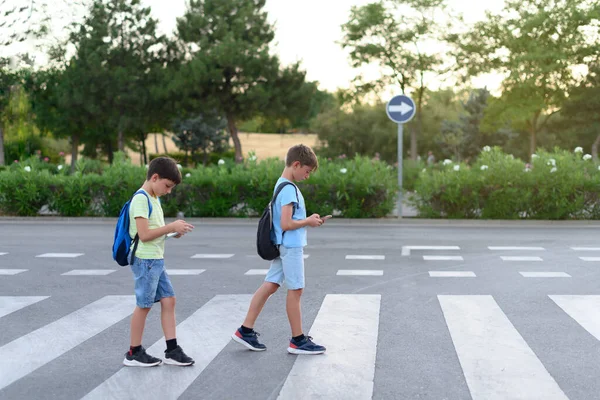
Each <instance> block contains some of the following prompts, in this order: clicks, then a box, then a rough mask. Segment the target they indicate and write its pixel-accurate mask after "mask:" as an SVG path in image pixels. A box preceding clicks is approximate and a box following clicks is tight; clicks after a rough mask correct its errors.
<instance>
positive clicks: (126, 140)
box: [35, 0, 168, 169]
mask: <svg viewBox="0 0 600 400" xmlns="http://www.w3.org/2000/svg"><path fill="white" fill-rule="evenodd" d="M71 44H72V45H74V46H75V52H74V54H73V55H72V56H70V57H66V54H68V53H67V50H66V49H67V47H68V46H69V45H71ZM166 49H167V45H166V43H165V41H164V38H163V37H162V36H159V35H156V21H155V20H154V19H152V18H151V17H150V9H149V8H145V7H142V6H141V3H140V1H139V0H116V1H108V0H96V1H94V3H93V4H92V6H91V7H90V8H89V12H88V14H87V15H86V17H85V18H84V20H83V22H81V23H77V24H74V26H73V28H72V30H71V33H70V36H69V42H67V43H63V44H62V45H59V46H57V47H56V48H53V49H52V50H51V59H52V61H53V63H54V65H55V66H56V67H55V69H54V71H52V73H42V74H40V77H41V78H44V79H47V80H48V82H44V81H43V79H41V80H40V79H38V82H37V84H36V85H35V87H37V88H38V89H37V93H38V94H39V96H38V100H39V101H38V102H37V104H38V110H39V111H40V112H41V114H42V115H43V118H41V121H43V126H44V129H46V130H48V131H51V132H55V133H57V134H58V135H64V136H68V137H70V138H71V144H72V160H73V163H72V169H73V168H74V165H75V162H76V160H77V154H78V149H79V145H80V144H84V145H85V149H84V154H86V155H89V156H92V157H96V155H97V152H98V150H100V151H102V152H104V153H105V154H106V155H107V156H108V159H109V161H111V162H112V159H113V153H114V151H115V150H117V149H118V150H123V149H124V147H125V145H126V144H127V145H128V146H129V147H133V148H136V149H141V151H142V153H143V158H144V160H147V158H146V152H145V149H144V147H143V145H137V146H136V144H137V143H142V144H143V143H144V142H145V138H146V136H147V133H148V131H149V130H151V129H155V128H156V129H159V128H160V126H166V124H167V122H166V121H167V118H166V117H165V113H166V112H167V110H168V107H161V103H160V100H161V96H162V90H161V89H160V88H161V87H162V83H163V79H164V78H165V76H166V75H165V74H164V71H163V70H164V69H165V68H164V66H163V61H164V60H165V57H163V52H166ZM44 107H46V108H47V109H46V110H45V111H42V110H40V108H44Z"/></svg>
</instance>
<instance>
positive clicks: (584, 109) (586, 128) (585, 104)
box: [552, 61, 600, 161]
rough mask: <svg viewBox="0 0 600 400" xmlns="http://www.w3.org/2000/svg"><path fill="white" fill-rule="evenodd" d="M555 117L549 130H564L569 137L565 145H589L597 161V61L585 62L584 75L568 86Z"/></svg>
mask: <svg viewBox="0 0 600 400" xmlns="http://www.w3.org/2000/svg"><path fill="white" fill-rule="evenodd" d="M559 117H560V121H558V123H557V124H555V125H554V126H553V127H552V128H554V129H553V130H554V131H557V132H560V133H562V132H565V133H566V134H565V135H563V136H566V138H568V139H570V140H569V142H568V145H569V147H572V146H574V145H575V146H580V145H583V146H585V147H586V148H589V149H591V153H592V156H593V157H594V160H596V161H597V160H598V147H599V146H600V62H599V61H596V62H595V63H594V64H591V65H590V66H589V71H588V74H587V76H586V79H585V80H584V81H583V82H581V84H580V85H578V86H577V87H575V88H573V89H572V90H571V92H570V93H569V97H568V98H567V100H566V101H565V102H564V104H563V107H562V109H561V111H560V114H559ZM566 138H565V139H566ZM587 146H589V147H587Z"/></svg>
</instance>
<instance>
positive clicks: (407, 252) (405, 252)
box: [402, 246, 460, 256]
mask: <svg viewBox="0 0 600 400" xmlns="http://www.w3.org/2000/svg"><path fill="white" fill-rule="evenodd" d="M411 250H460V247H458V246H402V255H403V256H410V252H411Z"/></svg>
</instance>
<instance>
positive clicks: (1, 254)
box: [0, 253, 8, 256]
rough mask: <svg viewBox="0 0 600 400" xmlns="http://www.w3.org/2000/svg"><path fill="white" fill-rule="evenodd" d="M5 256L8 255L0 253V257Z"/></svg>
mask: <svg viewBox="0 0 600 400" xmlns="http://www.w3.org/2000/svg"><path fill="white" fill-rule="evenodd" d="M7 254H8V253H0V256H5V255H7Z"/></svg>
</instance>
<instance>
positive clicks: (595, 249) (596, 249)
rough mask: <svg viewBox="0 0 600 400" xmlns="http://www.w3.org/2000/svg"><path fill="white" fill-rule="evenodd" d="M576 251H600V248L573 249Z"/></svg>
mask: <svg viewBox="0 0 600 400" xmlns="http://www.w3.org/2000/svg"><path fill="white" fill-rule="evenodd" d="M571 250H575V251H600V247H571Z"/></svg>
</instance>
